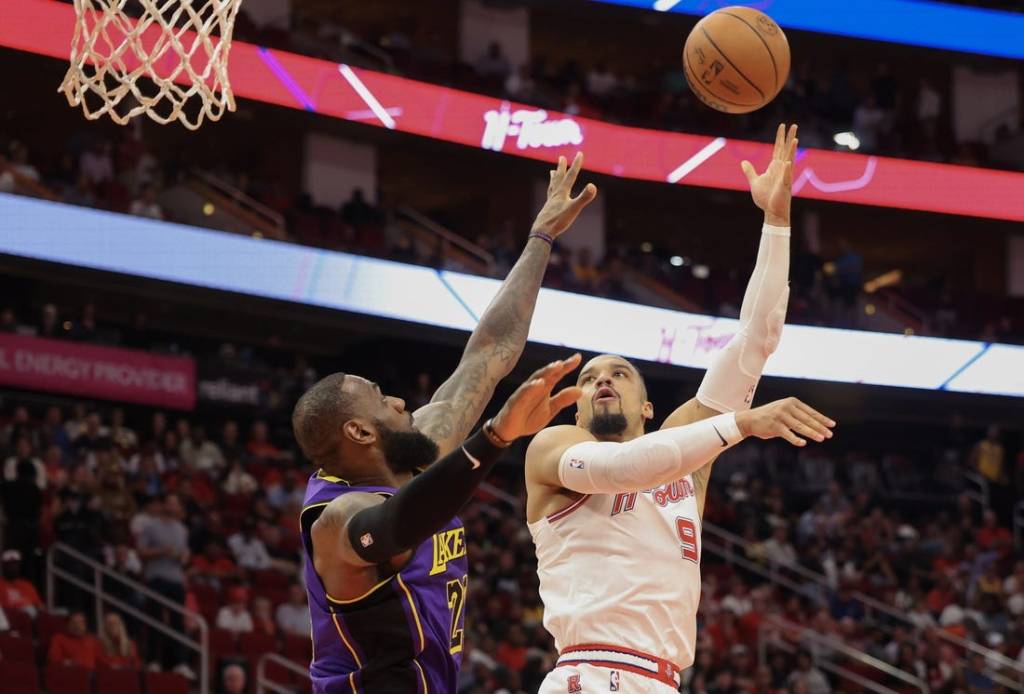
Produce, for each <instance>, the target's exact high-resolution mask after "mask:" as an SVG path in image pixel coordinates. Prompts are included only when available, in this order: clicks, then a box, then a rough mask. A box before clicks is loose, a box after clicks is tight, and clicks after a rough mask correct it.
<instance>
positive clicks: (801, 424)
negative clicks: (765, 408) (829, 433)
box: [783, 414, 825, 442]
mask: <svg viewBox="0 0 1024 694" xmlns="http://www.w3.org/2000/svg"><path fill="white" fill-rule="evenodd" d="M783 421H784V422H785V424H786V426H787V427H789V429H790V431H793V432H795V433H797V434H800V435H801V436H803V437H806V438H809V439H814V440H815V441H819V442H820V441H824V440H825V434H824V433H822V432H820V431H818V429H817V427H814V426H811V425H810V424H808V423H807V421H805V420H803V419H801V418H800V417H799V416H797V415H795V414H793V415H788V416H786V417H784V418H783Z"/></svg>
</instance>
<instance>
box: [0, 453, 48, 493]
mask: <svg viewBox="0 0 1024 694" xmlns="http://www.w3.org/2000/svg"><path fill="white" fill-rule="evenodd" d="M29 463H31V465H32V467H33V468H35V471H36V486H37V487H39V488H40V489H46V466H45V465H43V461H41V460H39V458H36V457H33V458H31V459H29ZM4 479H5V480H6V481H8V482H13V481H14V480H16V479H18V457H17V456H13V455H12V456H11V457H10V458H8V459H7V461H6V462H5V463H4Z"/></svg>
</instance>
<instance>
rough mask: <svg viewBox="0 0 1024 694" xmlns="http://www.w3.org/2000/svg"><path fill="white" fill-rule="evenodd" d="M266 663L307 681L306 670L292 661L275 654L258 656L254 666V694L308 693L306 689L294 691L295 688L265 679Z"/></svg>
mask: <svg viewBox="0 0 1024 694" xmlns="http://www.w3.org/2000/svg"><path fill="white" fill-rule="evenodd" d="M268 663H274V664H275V665H277V666H279V667H282V668H284V669H285V670H287V671H289V672H291V673H292V674H295V675H298V676H299V677H300V678H304V679H305V680H309V669H308V668H304V667H302V666H301V665H299V664H298V663H296V662H295V661H294V660H289V659H288V658H285V657H284V656H280V655H278V654H277V653H264V654H263V655H262V656H260V659H259V662H258V663H257V664H256V694H267V692H271V693H272V694H295V693H296V692H297V691H309V688H308V687H303V688H302V689H296V688H295V687H289V686H288V685H285V684H281V683H280V682H274V681H273V680H271V679H269V678H268V677H267V664H268Z"/></svg>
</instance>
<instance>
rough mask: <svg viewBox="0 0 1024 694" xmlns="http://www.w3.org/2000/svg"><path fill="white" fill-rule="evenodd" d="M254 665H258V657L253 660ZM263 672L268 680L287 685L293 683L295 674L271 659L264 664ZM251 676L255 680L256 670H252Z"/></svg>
mask: <svg viewBox="0 0 1024 694" xmlns="http://www.w3.org/2000/svg"><path fill="white" fill-rule="evenodd" d="M255 665H259V660H258V659H257V660H256V661H255ZM263 674H264V675H265V676H266V678H267V679H268V680H269V681H271V682H273V683H274V684H279V685H282V686H285V687H287V686H290V685H291V684H293V683H295V675H294V673H292V671H291V670H289V669H288V668H286V667H284V666H282V665H279V664H277V663H276V662H274V661H273V660H268V661H267V664H266V667H265V669H264V671H263ZM252 676H253V680H255V678H256V670H255V669H254V670H253V671H252Z"/></svg>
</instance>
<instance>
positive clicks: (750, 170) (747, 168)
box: [740, 159, 757, 185]
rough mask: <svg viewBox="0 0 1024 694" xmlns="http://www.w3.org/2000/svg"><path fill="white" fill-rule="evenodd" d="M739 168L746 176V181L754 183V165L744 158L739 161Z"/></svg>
mask: <svg viewBox="0 0 1024 694" xmlns="http://www.w3.org/2000/svg"><path fill="white" fill-rule="evenodd" d="M740 168H741V169H743V174H744V175H745V176H746V177H747V183H749V184H750V185H754V181H756V180H757V170H756V169H755V168H754V165H753V164H751V163H750V162H749V161H747V160H746V159H744V160H743V161H742V162H740Z"/></svg>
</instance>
